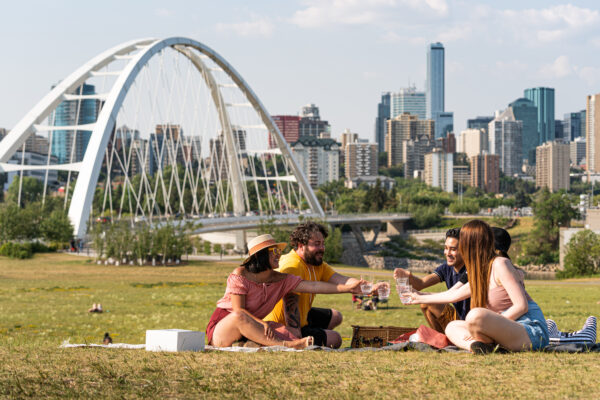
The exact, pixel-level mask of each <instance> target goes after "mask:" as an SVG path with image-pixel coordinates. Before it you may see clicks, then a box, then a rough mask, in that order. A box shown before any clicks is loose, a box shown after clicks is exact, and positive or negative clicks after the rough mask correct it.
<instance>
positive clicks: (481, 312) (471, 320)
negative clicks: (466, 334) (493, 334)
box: [465, 308, 487, 331]
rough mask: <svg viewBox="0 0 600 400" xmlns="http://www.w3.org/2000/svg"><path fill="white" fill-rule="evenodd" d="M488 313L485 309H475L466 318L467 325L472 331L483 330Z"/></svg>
mask: <svg viewBox="0 0 600 400" xmlns="http://www.w3.org/2000/svg"><path fill="white" fill-rule="evenodd" d="M486 311H487V310H486V309H485V308H473V309H471V311H469V313H468V314H467V316H466V318H465V322H466V323H467V325H468V327H469V330H470V331H473V330H478V329H479V328H481V326H482V325H483V320H484V319H485V315H486Z"/></svg>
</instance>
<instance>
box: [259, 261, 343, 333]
mask: <svg viewBox="0 0 600 400" xmlns="http://www.w3.org/2000/svg"><path fill="white" fill-rule="evenodd" d="M277 271H279V272H283V273H286V274H292V275H296V276H299V277H300V278H302V279H304V280H305V281H321V282H327V281H329V279H330V278H331V277H332V276H333V274H335V271H334V270H333V268H331V267H330V266H329V264H327V263H325V262H323V264H321V265H320V266H318V267H314V266H312V265H308V264H306V263H305V262H304V260H303V259H302V258H300V256H299V255H298V254H297V253H296V252H295V251H294V250H292V251H290V252H289V253H287V254H286V255H284V256H281V259H280V260H279V268H277ZM297 294H298V295H299V296H300V298H299V300H298V308H299V310H300V327H303V326H306V325H308V320H307V316H308V311H309V310H310V308H311V307H312V303H313V300H314V298H315V294H314V293H297ZM263 319H264V320H265V321H275V322H279V323H280V324H284V325H285V316H284V314H283V300H279V301H278V302H277V304H276V305H275V308H273V311H271V312H270V313H269V315H267V316H266V317H265V318H263Z"/></svg>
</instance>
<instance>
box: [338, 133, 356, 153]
mask: <svg viewBox="0 0 600 400" xmlns="http://www.w3.org/2000/svg"><path fill="white" fill-rule="evenodd" d="M340 142H341V143H342V151H344V150H345V149H346V145H347V144H349V143H356V142H358V133H354V132H350V129H347V128H346V130H344V132H342V134H341V135H340Z"/></svg>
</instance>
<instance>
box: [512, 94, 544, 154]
mask: <svg viewBox="0 0 600 400" xmlns="http://www.w3.org/2000/svg"><path fill="white" fill-rule="evenodd" d="M508 107H509V108H511V109H512V113H513V115H514V116H515V119H516V120H517V121H522V122H523V129H522V136H521V137H522V150H521V156H522V157H523V159H527V160H528V161H529V164H533V158H534V157H532V156H533V155H534V154H533V153H535V148H536V147H537V146H538V145H539V143H538V128H537V126H538V112H537V106H536V105H535V104H534V103H533V101H531V100H529V99H526V98H523V97H521V98H519V99H517V100H515V101H513V102H512V103H510V104H509V105H508Z"/></svg>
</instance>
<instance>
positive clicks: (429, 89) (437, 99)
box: [425, 42, 445, 119]
mask: <svg viewBox="0 0 600 400" xmlns="http://www.w3.org/2000/svg"><path fill="white" fill-rule="evenodd" d="M425 91H426V94H427V109H426V111H427V115H426V117H427V119H433V117H434V114H435V113H438V112H443V111H444V107H445V105H444V46H443V45H442V44H441V43H439V42H438V43H432V44H430V45H429V48H428V49H427V82H426V90H425Z"/></svg>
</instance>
